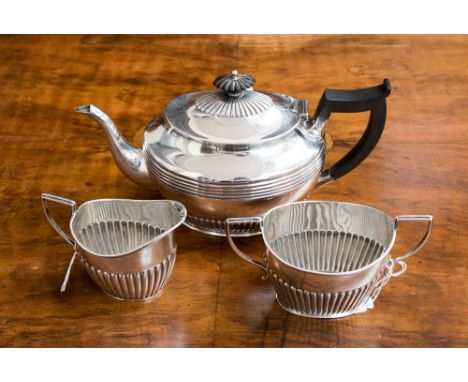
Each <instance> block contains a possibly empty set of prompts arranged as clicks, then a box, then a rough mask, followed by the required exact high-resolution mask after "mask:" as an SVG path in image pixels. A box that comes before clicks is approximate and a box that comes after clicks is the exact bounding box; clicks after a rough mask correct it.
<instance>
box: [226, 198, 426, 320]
mask: <svg viewBox="0 0 468 382" xmlns="http://www.w3.org/2000/svg"><path fill="white" fill-rule="evenodd" d="M404 221H421V222H426V223H427V229H426V232H425V234H424V236H423V238H422V239H421V241H420V242H419V244H418V245H417V246H416V247H415V248H413V249H412V250H410V251H408V252H407V253H405V254H404V255H402V256H399V257H397V258H396V259H394V258H392V257H391V255H390V251H391V249H392V247H393V244H394V242H395V239H396V232H397V228H398V227H399V225H400V223H401V222H404ZM253 222H256V223H258V224H259V225H260V227H261V231H262V236H263V241H264V243H265V245H266V247H267V250H266V253H265V262H264V263H261V262H258V261H256V260H254V259H252V258H251V257H250V256H248V255H246V254H245V253H243V252H242V251H241V250H240V249H239V248H238V247H237V246H236V245H235V243H234V241H233V238H232V235H231V234H230V232H231V229H232V227H235V225H236V224H241V225H242V224H252V223H253ZM431 229H432V216H429V215H405V216H397V217H395V218H393V217H392V216H390V215H388V214H387V213H385V212H383V211H381V210H379V209H376V208H374V207H369V206H365V205H360V204H353V203H343V202H331V201H306V202H296V203H291V204H286V205H282V206H278V207H275V208H273V209H272V210H270V211H268V212H267V213H266V214H265V216H264V217H254V218H252V217H249V218H230V219H227V220H226V232H227V238H228V241H229V243H230V245H231V247H232V249H233V250H234V251H235V252H236V253H237V254H238V255H239V256H240V257H242V258H243V259H244V260H246V261H248V262H249V263H251V264H253V265H255V266H257V267H259V268H260V269H262V271H263V272H264V277H263V278H267V277H269V278H270V280H271V282H272V284H273V287H274V288H275V291H276V296H277V301H278V303H279V304H280V305H281V306H282V307H283V308H284V309H286V310H287V311H289V312H291V313H294V314H297V315H301V316H306V317H314V318H338V317H344V316H348V315H350V314H354V313H359V312H364V311H366V310H368V309H371V308H372V307H373V306H374V302H375V300H376V299H377V297H378V295H379V293H380V291H381V289H382V288H383V286H384V285H385V284H386V283H387V282H388V281H389V280H390V278H391V277H397V276H400V275H401V274H403V273H404V272H405V270H406V263H405V262H404V260H405V259H406V258H408V257H409V256H411V255H413V254H415V253H416V252H417V251H418V250H419V249H421V247H422V246H423V245H424V244H425V243H426V242H427V240H428V239H429V235H430V233H431ZM396 267H399V269H398V268H396Z"/></svg>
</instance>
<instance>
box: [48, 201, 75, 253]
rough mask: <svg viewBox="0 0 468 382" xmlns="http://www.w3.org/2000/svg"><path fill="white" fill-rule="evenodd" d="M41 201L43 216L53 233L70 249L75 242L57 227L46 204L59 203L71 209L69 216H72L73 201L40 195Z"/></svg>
mask: <svg viewBox="0 0 468 382" xmlns="http://www.w3.org/2000/svg"><path fill="white" fill-rule="evenodd" d="M41 200H42V209H43V210H44V214H45V216H46V218H47V220H48V221H49V223H50V225H51V226H52V227H53V228H54V229H55V231H56V232H57V233H58V234H59V235H60V236H61V237H62V238H63V239H64V240H65V241H66V242H67V243H69V244H70V245H71V246H72V247H74V246H75V240H73V239H72V238H71V237H70V236H68V235H67V234H66V233H65V232H64V231H63V229H62V228H60V226H59V225H58V223H57V222H56V221H55V219H54V218H53V217H52V214H51V213H50V211H49V208H48V206H47V202H48V201H51V202H56V203H61V204H65V205H67V206H70V208H71V216H73V215H74V214H75V212H76V203H75V202H74V201H73V200H70V199H65V198H62V197H60V196H55V195H51V194H41Z"/></svg>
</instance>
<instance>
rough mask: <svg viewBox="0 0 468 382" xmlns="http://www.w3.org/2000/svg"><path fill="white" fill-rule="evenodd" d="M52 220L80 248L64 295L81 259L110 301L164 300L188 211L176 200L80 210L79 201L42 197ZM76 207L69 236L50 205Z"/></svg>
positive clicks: (99, 203)
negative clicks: (176, 236) (177, 239)
mask: <svg viewBox="0 0 468 382" xmlns="http://www.w3.org/2000/svg"><path fill="white" fill-rule="evenodd" d="M41 199H42V206H43V209H44V213H45V216H46V217H47V220H48V221H49V223H50V224H51V225H52V227H53V228H54V229H55V230H56V231H57V233H58V234H59V235H60V236H61V237H62V238H64V239H65V240H66V241H67V242H68V243H69V244H70V245H72V246H73V248H74V254H73V257H72V259H71V261H70V264H69V267H68V270H67V272H66V275H65V279H64V282H63V284H62V287H61V291H62V292H63V291H65V288H66V285H67V283H68V278H69V275H70V271H71V268H72V266H73V263H74V261H75V258H76V257H77V256H78V257H79V258H80V261H81V263H82V264H83V266H84V268H85V269H86V271H87V273H88V274H89V276H90V277H91V278H92V279H93V280H94V281H95V282H96V284H97V285H98V286H99V287H100V288H101V289H102V291H103V292H104V293H105V294H107V295H108V296H110V297H113V298H115V299H118V300H125V301H147V300H152V299H154V298H156V297H158V296H159V295H160V294H161V292H162V290H163V288H164V286H165V285H166V284H167V281H168V279H169V277H170V275H171V272H172V269H173V267H174V262H175V259H176V243H175V241H174V235H173V233H174V231H175V229H176V228H177V227H179V226H180V225H181V224H182V223H183V222H184V220H185V218H186V216H187V212H186V210H185V207H184V206H183V205H182V204H180V203H179V202H176V201H170V200H126V199H97V200H92V201H88V202H86V203H83V204H81V205H80V207H79V208H76V203H75V202H74V201H73V200H69V199H65V198H62V197H59V196H55V195H50V194H42V196H41ZM51 201H52V202H57V203H61V204H65V205H67V206H69V207H70V208H71V215H72V216H71V219H70V232H71V235H72V237H70V236H69V235H67V234H66V233H65V232H64V231H63V230H62V228H60V226H59V225H58V224H57V222H56V221H55V219H54V218H53V217H52V215H51V213H50V211H49V208H48V202H51Z"/></svg>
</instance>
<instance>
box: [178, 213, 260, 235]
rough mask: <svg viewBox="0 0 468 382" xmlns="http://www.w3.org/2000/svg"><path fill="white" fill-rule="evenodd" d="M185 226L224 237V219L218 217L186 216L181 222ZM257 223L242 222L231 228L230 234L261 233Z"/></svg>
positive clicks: (206, 233)
mask: <svg viewBox="0 0 468 382" xmlns="http://www.w3.org/2000/svg"><path fill="white" fill-rule="evenodd" d="M183 224H184V225H185V226H186V227H188V228H190V229H192V230H194V231H197V232H201V233H204V234H205V235H211V236H219V237H226V231H225V229H224V227H225V223H224V220H219V219H207V218H201V217H196V216H190V215H188V216H187V219H186V220H185V222H184V223H183ZM261 233H262V231H261V230H260V225H259V224H242V225H240V224H239V225H238V226H237V227H236V228H235V229H233V230H232V234H231V236H233V237H250V236H257V235H261Z"/></svg>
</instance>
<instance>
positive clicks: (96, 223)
mask: <svg viewBox="0 0 468 382" xmlns="http://www.w3.org/2000/svg"><path fill="white" fill-rule="evenodd" d="M185 215H186V212H185V208H183V207H182V205H181V204H180V203H177V202H173V201H166V200H153V201H152V200H148V201H139V200H123V199H113V200H112V199H102V200H93V201H90V202H87V203H84V204H82V205H81V206H80V208H79V209H78V210H77V212H76V213H75V215H74V216H73V219H72V221H71V223H70V227H71V232H72V234H73V237H74V238H75V240H76V241H77V242H78V243H79V244H80V245H81V246H82V247H83V248H84V249H86V250H87V251H89V252H91V253H95V254H97V255H103V256H105V255H118V254H124V253H128V252H132V251H134V250H136V249H138V248H140V247H142V246H144V245H145V244H147V243H149V242H150V241H152V240H153V239H155V238H156V237H158V236H159V235H161V234H163V233H164V232H167V231H168V230H170V229H171V228H174V227H176V226H177V225H179V224H181V223H182V222H183V220H184V219H185Z"/></svg>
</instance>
